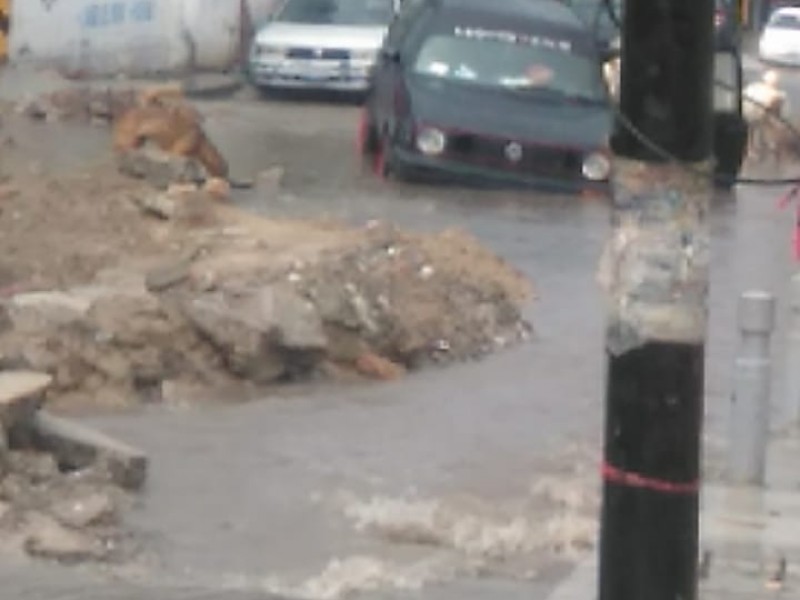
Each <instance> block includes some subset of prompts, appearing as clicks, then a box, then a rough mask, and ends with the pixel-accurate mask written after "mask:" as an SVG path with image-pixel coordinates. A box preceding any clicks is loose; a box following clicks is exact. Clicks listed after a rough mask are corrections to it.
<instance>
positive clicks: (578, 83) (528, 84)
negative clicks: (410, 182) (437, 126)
mask: <svg viewBox="0 0 800 600" xmlns="http://www.w3.org/2000/svg"><path fill="white" fill-rule="evenodd" d="M413 70H414V72H416V73H418V74H422V75H427V76H431V77H436V78H441V79H447V80H450V81H459V82H465V83H469V84H474V85H479V86H484V87H495V88H507V89H510V90H518V91H533V92H535V91H542V92H553V93H556V94H558V95H564V96H569V97H572V98H580V99H586V100H598V101H599V100H604V99H605V95H604V92H603V88H602V84H601V83H600V77H599V73H598V67H597V64H596V63H595V62H594V61H593V60H592V59H591V58H589V57H587V56H584V55H581V54H575V53H573V52H571V51H570V50H569V48H568V43H567V42H560V43H555V42H553V43H545V44H531V43H528V42H523V43H518V42H509V41H507V40H497V39H487V38H483V39H480V38H476V37H459V36H456V35H436V36H433V37H431V38H429V39H428V40H427V41H426V42H425V43H424V44H423V46H422V48H421V49H420V52H419V54H418V55H417V59H416V61H415V63H414V66H413Z"/></svg>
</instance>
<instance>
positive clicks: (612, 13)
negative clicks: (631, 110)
mask: <svg viewBox="0 0 800 600" xmlns="http://www.w3.org/2000/svg"><path fill="white" fill-rule="evenodd" d="M603 12H605V13H606V14H607V16H608V18H609V19H610V20H611V22H612V23H613V24H614V26H615V28H616V29H617V32H620V31H621V28H622V19H621V18H620V16H619V15H618V14H617V11H616V8H615V7H614V4H613V0H600V2H598V5H597V10H596V12H595V17H594V24H593V32H592V35H593V36H594V38H595V40H597V41H599V38H600V35H599V23H600V16H601V15H602V13H603ZM733 51H734V55H735V58H736V59H737V60H736V64H737V68H740V65H741V58H740V56H741V55H740V54H739V52H740V49H739V45H738V43H737V45H736V47H735V48H734V49H733ZM714 85H715V86H716V87H719V88H722V89H725V90H727V91H733V92H735V93H736V94H737V96H739V93H740V91H739V89H738V87H736V86H733V85H730V84H728V83H726V82H724V81H720V80H715V81H714ZM737 99H738V100H739V104H740V106H739V112H741V104H742V102H743V101H744V98H742V97H741V96H740V97H738V98H737ZM746 101H747V102H751V103H752V104H755V105H756V106H759V107H760V108H762V109H767V108H768V107H767V106H766V105H765V104H764V103H762V102H759V101H757V100H755V99H754V98H750V97H748V98H747V99H746ZM611 106H612V109H613V111H614V116H615V118H616V119H617V121H619V123H620V124H621V125H622V126H623V127H625V129H627V130H628V132H629V133H630V134H631V135H633V136H634V137H635V138H636V139H637V141H639V143H640V144H642V145H643V146H645V147H646V148H647V149H648V150H650V151H651V152H653V153H654V154H656V155H658V156H659V157H660V158H661V159H663V160H666V161H669V162H674V163H682V162H683V161H681V160H680V159H678V158H677V157H676V156H675V155H674V154H672V153H671V152H669V151H668V150H666V149H665V148H664V147H663V146H661V145H659V144H658V143H656V142H655V141H654V140H652V139H651V138H650V137H648V136H647V135H646V134H645V133H644V132H642V131H641V130H640V129H638V128H637V127H636V126H635V125H634V124H633V123H632V122H631V120H630V119H629V118H628V117H627V116H626V115H624V114H623V113H622V111H621V110H620V108H619V107H618V106H617V105H616V104H615V103H614V102H611ZM770 118H772V119H775V120H776V121H778V122H779V123H780V124H781V125H782V126H783V127H785V128H786V129H787V130H788V131H789V132H790V133H791V134H792V137H793V138H794V139H795V141H796V143H797V144H798V146H800V129H798V128H797V127H796V126H795V125H794V124H793V123H792V122H791V121H789V120H788V119H787V118H786V117H784V116H783V115H770ZM685 168H686V169H689V170H690V171H693V172H695V174H696V175H698V176H699V177H703V178H710V179H712V180H713V181H714V182H715V183H721V184H725V185H736V184H744V185H753V186H762V185H763V186H778V185H800V177H787V178H761V177H738V176H736V177H726V176H723V175H719V174H714V173H712V174H709V173H707V172H705V171H701V170H699V169H694V168H692V167H688V166H686V167H685Z"/></svg>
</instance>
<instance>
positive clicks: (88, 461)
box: [30, 411, 148, 490]
mask: <svg viewBox="0 0 800 600" xmlns="http://www.w3.org/2000/svg"><path fill="white" fill-rule="evenodd" d="M30 432H31V436H32V440H31V441H32V443H33V444H34V446H35V447H36V448H37V449H40V450H44V451H47V452H50V453H52V454H53V456H55V458H56V460H57V462H58V464H59V465H60V466H65V467H67V468H71V469H83V468H87V467H90V466H94V465H100V466H101V467H103V468H106V469H108V472H109V475H110V476H111V479H112V481H114V483H116V484H117V485H119V486H120V487H123V488H125V489H129V490H138V489H140V488H142V487H143V486H144V482H145V479H146V476H147V467H148V460H147V457H146V456H145V454H144V453H143V452H142V451H140V450H138V449H136V448H133V447H132V446H129V445H127V444H125V443H123V442H120V441H118V440H116V439H114V438H112V437H110V436H108V435H106V434H104V433H101V432H99V431H96V430H94V429H91V428H89V427H87V426H85V425H81V424H80V423H76V422H74V421H71V420H69V419H64V418H61V417H56V416H54V415H51V414H48V413H47V412H45V411H39V412H38V413H36V415H35V416H34V418H33V419H32V421H31V423H30Z"/></svg>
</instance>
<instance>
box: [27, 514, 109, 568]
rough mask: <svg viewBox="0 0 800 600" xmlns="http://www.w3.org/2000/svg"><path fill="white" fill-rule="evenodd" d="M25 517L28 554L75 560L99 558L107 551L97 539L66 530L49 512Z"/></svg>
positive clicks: (61, 559) (66, 561) (58, 559)
mask: <svg viewBox="0 0 800 600" xmlns="http://www.w3.org/2000/svg"><path fill="white" fill-rule="evenodd" d="M28 519H29V521H30V523H29V527H28V534H27V537H26V539H25V543H24V546H25V551H26V552H27V553H28V554H30V555H31V556H36V557H41V558H48V559H51V560H56V561H59V562H65V563H74V562H80V561H84V560H90V559H95V560H98V559H102V558H104V557H105V556H106V555H107V554H108V551H107V549H106V548H105V547H104V545H103V544H102V543H101V542H100V541H99V540H97V539H95V538H92V537H90V536H88V535H86V534H83V533H80V532H78V531H74V530H71V529H67V528H66V527H64V526H63V525H62V524H61V523H59V522H58V521H57V520H56V519H54V518H52V517H50V516H48V515H44V514H38V513H37V514H34V515H29V517H28Z"/></svg>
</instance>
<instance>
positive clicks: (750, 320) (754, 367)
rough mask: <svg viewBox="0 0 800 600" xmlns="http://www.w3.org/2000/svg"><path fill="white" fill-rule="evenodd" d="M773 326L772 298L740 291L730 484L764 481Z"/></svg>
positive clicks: (732, 401) (760, 483)
mask: <svg viewBox="0 0 800 600" xmlns="http://www.w3.org/2000/svg"><path fill="white" fill-rule="evenodd" d="M774 326H775V298H774V297H773V296H772V295H771V294H768V293H767V292H759V291H751V292H745V293H744V294H742V297H741V298H740V299H739V332H740V342H739V354H738V355H737V358H736V363H735V367H734V370H735V372H734V381H735V386H734V391H733V397H732V398H731V437H730V440H729V442H730V443H729V445H728V478H729V481H730V483H733V484H738V485H756V486H761V485H763V484H764V475H765V472H766V462H767V436H768V435H769V407H770V404H769V396H770V377H771V367H772V365H771V363H770V336H771V334H772V329H773V327H774Z"/></svg>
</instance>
